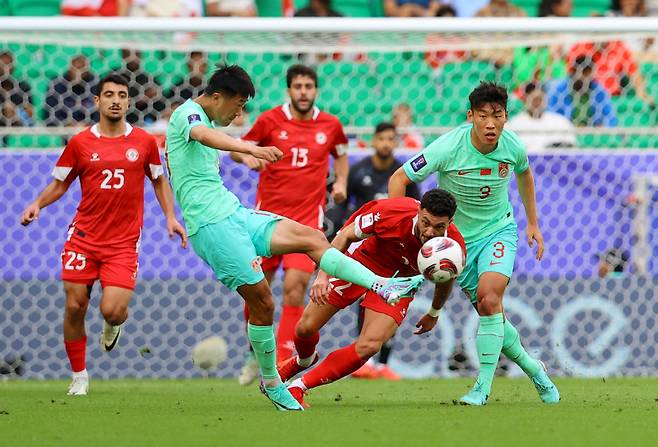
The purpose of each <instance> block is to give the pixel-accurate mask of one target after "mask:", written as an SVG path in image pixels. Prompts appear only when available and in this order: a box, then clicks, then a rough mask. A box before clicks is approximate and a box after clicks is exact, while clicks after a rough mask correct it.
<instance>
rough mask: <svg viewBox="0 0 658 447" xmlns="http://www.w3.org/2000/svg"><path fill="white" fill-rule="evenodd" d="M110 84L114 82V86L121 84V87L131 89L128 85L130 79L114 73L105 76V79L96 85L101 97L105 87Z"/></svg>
mask: <svg viewBox="0 0 658 447" xmlns="http://www.w3.org/2000/svg"><path fill="white" fill-rule="evenodd" d="M108 82H112V83H114V84H119V85H125V86H126V88H130V86H129V85H128V79H126V77H125V76H124V75H122V74H120V73H116V72H113V73H110V74H108V75H107V76H105V77H104V78H103V79H101V80H100V81H99V82H98V85H96V91H97V92H98V94H99V95H100V94H101V93H102V92H103V87H104V86H105V84H106V83H108Z"/></svg>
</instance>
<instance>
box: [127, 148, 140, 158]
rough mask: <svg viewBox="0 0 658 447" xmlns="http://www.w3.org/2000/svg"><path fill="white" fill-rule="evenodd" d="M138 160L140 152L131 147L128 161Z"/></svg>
mask: <svg viewBox="0 0 658 447" xmlns="http://www.w3.org/2000/svg"><path fill="white" fill-rule="evenodd" d="M138 158H139V152H138V151H137V149H134V148H132V147H131V148H130V149H128V150H127V151H126V159H127V160H128V161H137V159H138Z"/></svg>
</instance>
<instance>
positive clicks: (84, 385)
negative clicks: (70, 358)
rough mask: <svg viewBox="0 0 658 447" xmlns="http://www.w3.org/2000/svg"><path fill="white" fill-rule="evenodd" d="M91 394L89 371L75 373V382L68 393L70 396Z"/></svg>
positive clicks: (73, 381) (72, 382)
mask: <svg viewBox="0 0 658 447" xmlns="http://www.w3.org/2000/svg"><path fill="white" fill-rule="evenodd" d="M88 392H89V374H87V370H86V369H83V370H82V371H80V372H77V373H76V372H74V373H73V380H72V381H71V384H70V385H69V391H68V392H67V393H66V394H68V395H69V396H86V395H87V393H88Z"/></svg>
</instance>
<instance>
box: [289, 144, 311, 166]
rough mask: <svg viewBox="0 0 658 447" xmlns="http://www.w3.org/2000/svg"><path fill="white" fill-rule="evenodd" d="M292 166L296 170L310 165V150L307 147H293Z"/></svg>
mask: <svg viewBox="0 0 658 447" xmlns="http://www.w3.org/2000/svg"><path fill="white" fill-rule="evenodd" d="M290 150H291V151H292V163H291V164H292V165H293V166H294V167H296V168H303V167H304V166H306V165H307V164H308V149H306V148H305V147H292V148H290Z"/></svg>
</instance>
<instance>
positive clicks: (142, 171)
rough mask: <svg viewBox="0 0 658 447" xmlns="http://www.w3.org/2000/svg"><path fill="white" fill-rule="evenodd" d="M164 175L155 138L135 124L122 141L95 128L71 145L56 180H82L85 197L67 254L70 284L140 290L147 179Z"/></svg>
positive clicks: (65, 261) (64, 258)
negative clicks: (137, 284)
mask: <svg viewBox="0 0 658 447" xmlns="http://www.w3.org/2000/svg"><path fill="white" fill-rule="evenodd" d="M162 174H163V169H162V164H161V162H160V154H159V152H158V146H157V144H156V141H155V139H154V138H153V136H151V135H150V134H148V133H147V132H145V131H144V130H142V129H139V128H136V127H132V126H130V125H129V124H126V133H125V134H124V135H122V136H120V137H116V138H107V137H104V136H102V135H101V134H100V133H99V131H98V126H97V125H94V126H92V127H90V128H88V129H85V130H84V131H82V132H80V133H79V134H77V135H75V136H74V137H73V138H72V139H71V141H69V143H68V144H67V145H66V148H65V149H64V152H63V153H62V155H61V156H60V158H59V160H57V163H56V165H55V169H54V170H53V176H54V177H55V178H56V179H58V180H61V181H63V182H67V183H71V182H73V181H74V180H75V179H76V177H80V186H81V189H82V199H81V201H80V204H79V206H78V210H77V213H76V215H75V218H74V219H73V222H72V223H71V225H70V227H69V231H68V237H67V239H66V243H65V244H64V249H63V250H62V279H63V280H64V281H71V282H76V283H82V284H89V285H91V284H93V283H94V281H95V280H97V279H100V281H101V285H102V286H103V287H107V286H117V287H123V288H126V289H134V288H135V280H136V277H137V268H138V264H137V255H138V249H139V240H140V236H141V230H142V222H143V215H144V178H145V177H148V178H149V179H151V180H155V179H156V178H158V177H159V176H161V175H162Z"/></svg>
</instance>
